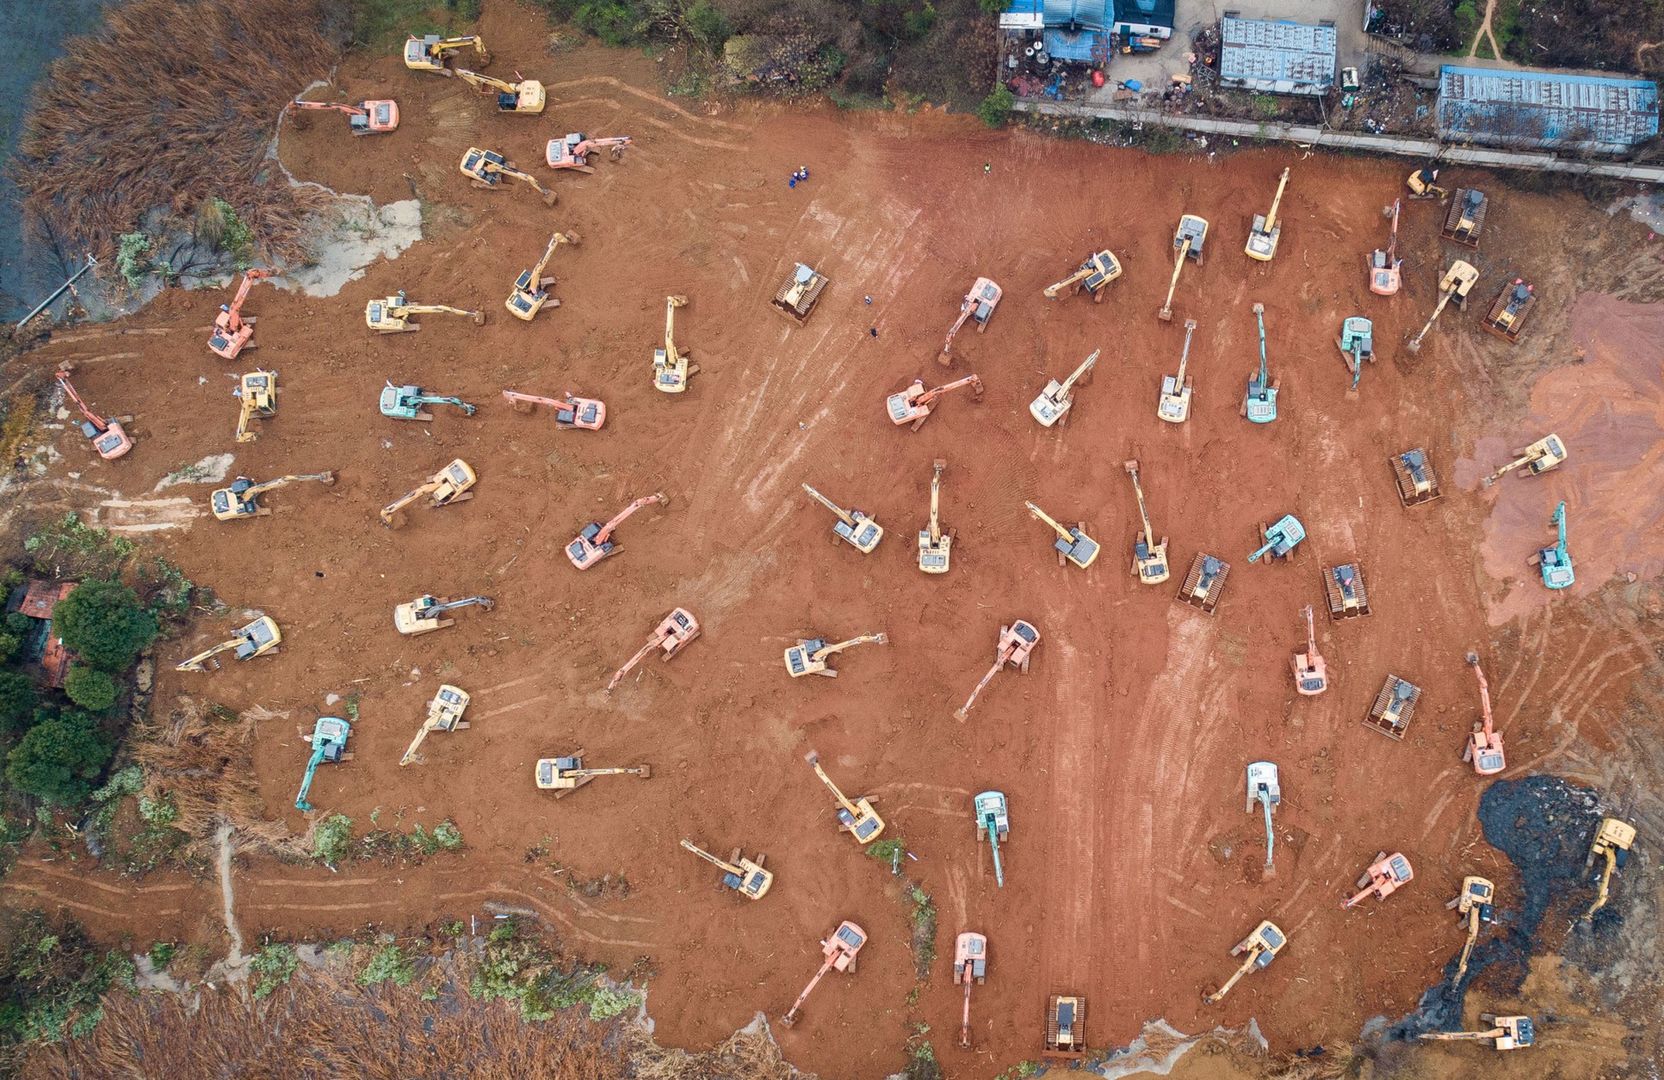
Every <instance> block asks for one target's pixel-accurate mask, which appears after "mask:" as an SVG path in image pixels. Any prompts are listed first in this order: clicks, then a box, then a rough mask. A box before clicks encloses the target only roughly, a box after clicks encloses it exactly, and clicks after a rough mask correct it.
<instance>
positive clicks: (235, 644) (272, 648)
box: [174, 615, 283, 671]
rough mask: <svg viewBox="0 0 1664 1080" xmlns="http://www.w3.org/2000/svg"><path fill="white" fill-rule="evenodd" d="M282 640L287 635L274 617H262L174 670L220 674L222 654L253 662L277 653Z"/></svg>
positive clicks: (238, 629) (239, 628)
mask: <svg viewBox="0 0 1664 1080" xmlns="http://www.w3.org/2000/svg"><path fill="white" fill-rule="evenodd" d="M282 641H283V634H282V633H281V632H280V631H279V630H278V629H277V623H275V622H273V621H272V618H271V616H269V615H262V616H260V617H259V618H258V619H255V620H254V621H253V622H251V623H249V624H248V625H247V626H241V627H238V628H237V630H236V631H235V632H234V634H233V636H232V637H231V638H230V639H228V640H226V641H222V642H220V643H219V644H218V645H215V646H214V647H213V648H211V649H204V650H203V651H202V652H199V653H197V654H196V655H195V656H193V657H191V658H190V659H189V660H184V661H181V662H180V663H179V664H178V665H176V666H175V667H174V670H175V671H209V670H213V671H218V670H219V669H220V662H219V660H217V659H216V657H218V656H219V654H220V653H223V652H231V653H232V654H233V656H234V658H235V659H238V660H252V659H254V658H255V657H256V656H264V655H266V654H267V653H274V652H276V651H277V646H278V645H279V643H281V642H282ZM233 650H235V652H233Z"/></svg>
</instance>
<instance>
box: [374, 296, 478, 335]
mask: <svg viewBox="0 0 1664 1080" xmlns="http://www.w3.org/2000/svg"><path fill="white" fill-rule="evenodd" d="M412 315H466V316H468V318H470V319H472V320H474V325H475V326H484V325H485V312H483V311H469V310H467V309H466V308H459V307H449V306H447V305H445V304H413V303H411V302H410V301H409V300H408V299H407V298H406V297H405V295H404V290H403V289H400V290H399V291H398V293H397V294H395V295H393V296H389V297H385V298H383V299H380V300H371V301H370V302H369V303H368V304H366V305H364V324H365V325H366V326H368V327H369V328H370V329H371V330H374V331H375V332H376V333H378V334H412V333H415V332H416V331H417V330H420V329H421V328H422V324H421V323H413V322H411V321H410V317H411V316H412Z"/></svg>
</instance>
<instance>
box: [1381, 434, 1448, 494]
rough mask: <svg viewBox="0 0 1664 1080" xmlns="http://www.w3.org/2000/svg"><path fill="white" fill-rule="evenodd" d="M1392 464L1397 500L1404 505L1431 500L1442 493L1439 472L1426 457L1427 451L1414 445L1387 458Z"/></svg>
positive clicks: (1389, 463)
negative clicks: (1396, 487)
mask: <svg viewBox="0 0 1664 1080" xmlns="http://www.w3.org/2000/svg"><path fill="white" fill-rule="evenodd" d="M1387 464H1388V465H1390V466H1392V478H1393V482H1394V483H1395V484H1396V485H1397V486H1398V501H1399V502H1401V503H1403V504H1404V505H1405V506H1406V507H1411V506H1415V505H1417V504H1418V503H1424V502H1432V501H1433V500H1434V499H1436V498H1438V497H1439V496H1440V495H1442V494H1444V492H1442V491H1441V490H1440V489H1439V474H1438V473H1437V472H1435V471H1434V470H1433V463H1432V462H1431V461H1429V460H1428V458H1427V451H1426V450H1423V449H1421V448H1420V447H1416V448H1414V449H1411V450H1406V451H1404V452H1403V453H1402V454H1394V455H1393V456H1392V457H1390V458H1388V459H1387Z"/></svg>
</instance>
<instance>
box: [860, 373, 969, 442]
mask: <svg viewBox="0 0 1664 1080" xmlns="http://www.w3.org/2000/svg"><path fill="white" fill-rule="evenodd" d="M961 386H968V387H970V388H971V398H972V400H974V401H977V402H981V401H982V380H981V379H980V378H978V377H977V376H975V375H967V376H965V377H964V378H963V379H955V380H953V381H952V382H950V383H943V384H942V385H941V386H935V387H932V388H930V389H929V390H926V389H925V388H924V380H923V379H914V380H913V381H912V383H910V384H909V385H908V386H907V388H906V389H904V390H900V391H898V392H896V393H894V394H891V395H890V396H889V397H888V398H886V399H885V401H884V408H885V410H886V411H887V412H888V413H889V414H890V423H892V424H894V425H896V426H897V427H900V426H901V425H903V424H912V425H913V430H914V431H917V430H919V429H920V428H921V427H923V426H924V422H925V421H926V420H928V419H930V410H931V407H932V406H933V405H935V404H936V401H937V399H938V398H940V397H941V396H942V395H944V394H946V393H948V392H949V391H951V390H957V389H959V388H960V387H961Z"/></svg>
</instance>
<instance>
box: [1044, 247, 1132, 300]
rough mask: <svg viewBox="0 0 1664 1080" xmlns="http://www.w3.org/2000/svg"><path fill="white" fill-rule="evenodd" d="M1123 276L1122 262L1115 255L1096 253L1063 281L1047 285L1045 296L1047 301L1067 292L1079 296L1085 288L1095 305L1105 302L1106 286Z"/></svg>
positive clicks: (1111, 253) (1112, 253) (1104, 251)
mask: <svg viewBox="0 0 1664 1080" xmlns="http://www.w3.org/2000/svg"><path fill="white" fill-rule="evenodd" d="M1120 276H1121V261H1120V260H1119V259H1117V258H1116V257H1115V253H1114V252H1112V251H1109V250H1108V249H1105V250H1103V251H1095V252H1093V253H1092V254H1090V255H1088V256H1087V257H1086V260H1085V261H1084V262H1082V263H1081V264H1080V266H1078V267H1076V268H1075V272H1074V273H1072V274H1070V275H1069V276H1068V277H1066V278H1064V279H1063V280H1062V281H1057V282H1053V283H1052V284H1050V285H1047V286H1046V288H1045V291H1044V295H1045V297H1046V299H1047V300H1056V299H1057V298H1058V297H1060V296H1062V295H1063V294H1064V293H1065V292H1067V293H1068V294H1069V295H1070V296H1074V295H1076V294H1078V293H1079V292H1080V291H1081V289H1082V288H1084V289H1085V290H1086V291H1087V292H1088V293H1090V294H1091V296H1092V302H1093V303H1094V304H1101V303H1103V302H1104V293H1105V290H1104V286H1106V285H1108V284H1109V283H1110V282H1112V281H1114V280H1115V279H1116V278H1118V277H1120Z"/></svg>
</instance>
